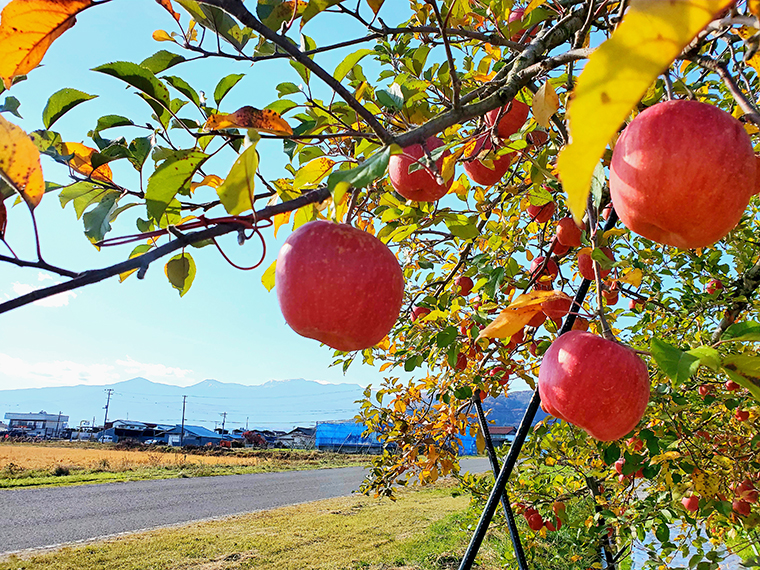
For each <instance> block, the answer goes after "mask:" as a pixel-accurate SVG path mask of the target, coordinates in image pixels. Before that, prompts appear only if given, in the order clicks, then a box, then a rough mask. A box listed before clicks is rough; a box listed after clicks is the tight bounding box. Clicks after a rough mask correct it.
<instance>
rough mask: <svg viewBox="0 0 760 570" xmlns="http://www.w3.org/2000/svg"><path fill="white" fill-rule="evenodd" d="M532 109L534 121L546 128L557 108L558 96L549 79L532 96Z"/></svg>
mask: <svg viewBox="0 0 760 570" xmlns="http://www.w3.org/2000/svg"><path fill="white" fill-rule="evenodd" d="M532 110H533V117H535V119H536V122H537V123H538V124H539V125H541V126H542V127H544V128H545V129H548V128H549V127H550V125H551V118H552V115H553V114H554V113H556V112H557V111H558V110H559V97H558V96H557V92H556V91H555V90H554V87H552V84H551V83H550V82H549V81H547V82H546V83H544V84H543V85H542V86H541V87H540V88H539V89H538V91H536V94H535V95H534V96H533V104H532Z"/></svg>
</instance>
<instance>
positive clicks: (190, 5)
mask: <svg viewBox="0 0 760 570" xmlns="http://www.w3.org/2000/svg"><path fill="white" fill-rule="evenodd" d="M177 3H178V4H179V5H180V6H182V7H183V8H184V9H185V10H187V12H188V13H189V14H190V15H191V16H192V17H193V19H194V20H195V21H196V22H198V23H199V24H200V25H201V26H203V27H204V28H207V29H209V30H211V31H213V32H215V33H217V34H219V36H221V37H222V38H224V39H225V40H226V41H227V42H229V43H230V44H231V45H233V46H234V47H235V48H236V49H237V50H238V51H240V50H242V49H243V48H244V47H245V44H246V43H248V40H250V39H251V36H252V35H253V31H252V30H251V29H250V28H242V29H241V28H240V26H238V25H237V24H236V23H235V20H233V19H232V17H230V16H229V15H228V14H227V13H226V12H224V11H223V10H222V9H220V8H217V7H216V6H208V5H206V4H200V3H198V2H196V1H195V0H177Z"/></svg>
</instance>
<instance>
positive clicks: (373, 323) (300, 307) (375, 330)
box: [275, 220, 404, 351]
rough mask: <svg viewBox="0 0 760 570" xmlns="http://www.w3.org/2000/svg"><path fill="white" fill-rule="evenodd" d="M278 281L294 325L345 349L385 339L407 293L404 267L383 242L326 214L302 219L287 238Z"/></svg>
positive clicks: (282, 306)
mask: <svg viewBox="0 0 760 570" xmlns="http://www.w3.org/2000/svg"><path fill="white" fill-rule="evenodd" d="M275 282H276V283H277V299H278V301H279V302H280V309H281V310H282V315H283V316H284V317H285V321H286V322H287V323H288V324H289V325H290V327H291V328H292V329H293V330H294V331H296V332H297V333H298V334H300V335H301V336H305V337H308V338H313V339H316V340H318V341H320V342H323V343H325V344H326V345H328V346H331V347H332V348H335V349H338V350H343V351H348V350H361V349H364V348H369V347H371V346H374V345H375V344H377V343H378V342H380V341H381V340H383V338H384V337H385V335H387V334H388V333H389V332H390V330H391V328H392V327H393V324H394V323H395V322H396V319H397V318H398V315H399V312H400V310H401V302H402V300H403V296H404V277H403V274H402V272H401V267H400V266H399V264H398V261H397V260H396V256H395V255H394V254H393V252H391V250H390V249H388V247H387V246H386V245H385V244H384V243H383V242H381V241H380V240H379V239H377V238H376V237H374V236H372V235H370V234H368V233H366V232H363V231H361V230H358V229H356V228H353V227H351V226H349V225H347V224H335V223H332V222H328V221H323V220H317V221H313V222H309V223H307V224H304V225H303V226H301V227H300V228H298V229H297V230H296V231H295V232H293V233H292V234H291V235H290V236H289V237H288V239H287V240H285V243H284V244H283V246H282V248H281V249H280V253H279V255H278V256H277V268H276V270H275Z"/></svg>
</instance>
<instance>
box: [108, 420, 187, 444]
mask: <svg viewBox="0 0 760 570" xmlns="http://www.w3.org/2000/svg"><path fill="white" fill-rule="evenodd" d="M171 428H172V426H170V425H166V424H154V423H145V422H136V421H134V420H114V421H113V422H108V423H107V424H106V428H105V429H103V430H100V431H99V432H98V433H97V434H96V435H95V439H96V440H98V441H100V440H106V441H109V442H113V443H117V442H119V441H124V440H128V439H129V440H133V441H138V442H140V443H145V442H146V441H149V440H155V439H161V438H162V434H163V433H164V432H165V431H166V430H168V429H171Z"/></svg>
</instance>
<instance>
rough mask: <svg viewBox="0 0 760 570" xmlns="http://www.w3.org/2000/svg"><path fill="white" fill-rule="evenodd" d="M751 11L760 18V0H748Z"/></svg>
mask: <svg viewBox="0 0 760 570" xmlns="http://www.w3.org/2000/svg"><path fill="white" fill-rule="evenodd" d="M747 7H748V8H749V11H750V12H752V13H753V14H754V15H755V16H757V17H759V18H760V0H747Z"/></svg>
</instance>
